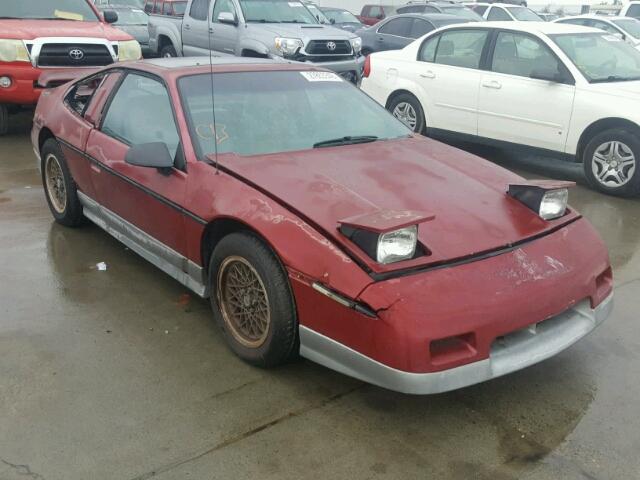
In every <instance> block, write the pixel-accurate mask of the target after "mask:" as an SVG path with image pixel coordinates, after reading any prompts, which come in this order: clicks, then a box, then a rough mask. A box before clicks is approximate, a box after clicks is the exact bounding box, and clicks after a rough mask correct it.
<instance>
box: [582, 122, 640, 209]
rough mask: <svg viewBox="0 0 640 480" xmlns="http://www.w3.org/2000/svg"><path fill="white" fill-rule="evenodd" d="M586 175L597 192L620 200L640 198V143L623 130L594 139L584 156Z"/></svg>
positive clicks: (614, 129) (636, 137) (612, 129)
mask: <svg viewBox="0 0 640 480" xmlns="http://www.w3.org/2000/svg"><path fill="white" fill-rule="evenodd" d="M582 164H583V168H584V174H585V176H586V177H587V180H588V181H589V184H590V185H591V186H592V187H593V188H594V189H596V190H599V191H600V192H602V193H606V194H608V195H615V196H618V197H636V196H638V195H640V139H639V138H638V135H637V134H635V133H633V132H630V131H628V130H625V129H624V128H611V129H609V130H605V131H604V132H601V133H599V134H597V135H595V136H594V137H593V138H592V139H591V141H590V142H589V143H588V144H587V146H586V147H585V149H584V153H583V155H582Z"/></svg>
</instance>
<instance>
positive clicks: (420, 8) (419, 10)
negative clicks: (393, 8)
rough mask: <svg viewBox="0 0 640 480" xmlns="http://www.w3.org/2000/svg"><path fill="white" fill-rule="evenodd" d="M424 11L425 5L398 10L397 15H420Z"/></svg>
mask: <svg viewBox="0 0 640 480" xmlns="http://www.w3.org/2000/svg"><path fill="white" fill-rule="evenodd" d="M425 11H426V6H425V5H411V6H410V7H402V8H399V9H398V13H422V12H425Z"/></svg>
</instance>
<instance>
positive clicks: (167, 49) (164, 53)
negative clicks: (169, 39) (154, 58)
mask: <svg viewBox="0 0 640 480" xmlns="http://www.w3.org/2000/svg"><path fill="white" fill-rule="evenodd" d="M160 56H161V57H162V58H173V57H177V56H178V52H176V49H175V48H174V46H173V45H165V46H164V47H162V50H160Z"/></svg>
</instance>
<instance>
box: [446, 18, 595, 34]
mask: <svg viewBox="0 0 640 480" xmlns="http://www.w3.org/2000/svg"><path fill="white" fill-rule="evenodd" d="M456 27H460V25H451V27H448V28H456ZM487 27H488V28H503V29H506V30H518V31H521V32H527V33H533V34H540V33H542V34H544V35H554V34H562V33H594V32H595V33H602V30H600V29H598V28H593V27H585V26H582V25H573V24H571V23H556V22H545V21H540V22H509V21H505V22H476V23H468V24H465V25H464V28H487Z"/></svg>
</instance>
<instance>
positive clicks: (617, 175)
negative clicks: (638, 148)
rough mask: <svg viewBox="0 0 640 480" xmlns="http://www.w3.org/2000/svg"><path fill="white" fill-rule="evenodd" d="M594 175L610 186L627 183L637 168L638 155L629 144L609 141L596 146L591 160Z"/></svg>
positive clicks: (615, 186)
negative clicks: (636, 155)
mask: <svg viewBox="0 0 640 480" xmlns="http://www.w3.org/2000/svg"><path fill="white" fill-rule="evenodd" d="M591 168H592V170H593V175H594V177H595V178H596V179H597V180H598V181H599V182H600V183H602V185H604V186H606V187H609V188H619V187H622V186H624V185H626V184H627V183H628V182H629V181H630V180H631V178H632V177H633V174H634V173H635V170H636V157H635V155H634V154H633V151H632V150H631V148H629V146H627V145H626V144H624V143H623V142H620V141H615V140H614V141H609V142H605V143H603V144H601V145H600V146H599V147H597V148H596V150H595V152H594V154H593V159H592V162H591Z"/></svg>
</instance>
